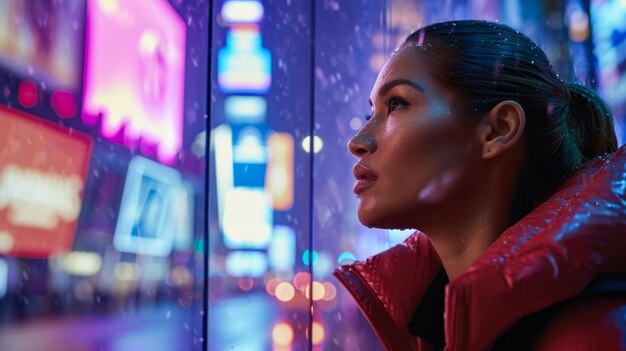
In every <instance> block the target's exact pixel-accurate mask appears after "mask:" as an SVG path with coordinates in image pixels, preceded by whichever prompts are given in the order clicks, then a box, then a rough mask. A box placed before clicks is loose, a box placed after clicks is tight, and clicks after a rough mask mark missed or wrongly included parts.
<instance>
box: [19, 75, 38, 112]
mask: <svg viewBox="0 0 626 351" xmlns="http://www.w3.org/2000/svg"><path fill="white" fill-rule="evenodd" d="M17 102H19V103H20V105H22V106H24V107H33V106H35V105H36V104H37V85H36V84H35V83H34V82H33V81H32V80H23V81H22V82H21V83H20V87H19V88H18V90H17Z"/></svg>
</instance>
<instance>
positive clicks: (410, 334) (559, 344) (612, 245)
mask: <svg viewBox="0 0 626 351" xmlns="http://www.w3.org/2000/svg"><path fill="white" fill-rule="evenodd" d="M370 104H371V106H372V114H371V116H369V118H368V122H367V123H366V124H365V125H364V126H363V128H362V129H361V130H360V131H359V132H358V133H357V135H356V136H354V138H352V140H350V142H349V144H348V147H349V149H350V152H351V153H352V154H354V155H355V156H356V157H357V159H358V163H357V164H356V165H355V167H354V175H355V177H356V178H357V182H356V184H355V187H354V192H355V193H356V194H357V196H358V197H359V206H358V217H359V220H360V221H361V223H363V224H364V225H366V226H368V227H378V228H401V229H407V228H412V229H417V230H418V232H416V233H415V234H413V235H412V236H411V237H409V238H408V239H407V240H406V241H405V242H404V243H403V244H402V245H399V246H396V247H394V248H392V249H390V250H388V251H386V252H383V253H381V254H379V255H376V256H374V257H371V258H369V259H368V260H366V261H365V262H358V263H356V264H354V265H350V266H342V267H341V268H340V269H338V270H337V271H336V272H335V275H336V276H337V278H338V279H339V280H340V281H341V282H342V283H343V284H344V285H345V286H346V288H347V289H348V290H349V291H350V292H351V293H352V295H353V296H354V297H355V299H356V300H357V302H358V304H359V307H360V308H361V310H362V311H363V313H364V314H365V316H366V317H367V319H368V321H369V322H370V324H371V325H372V326H373V328H374V330H375V331H376V333H377V334H378V336H379V338H380V339H381V342H382V343H383V345H384V346H385V348H386V349H390V350H431V349H435V350H437V349H445V350H490V349H491V350H513V349H522V350H527V349H540V350H562V349H568V350H571V349H581V350H614V349H618V350H619V349H626V344H624V343H626V325H625V321H624V320H625V319H626V318H625V317H624V311H625V310H626V294H625V292H626V289H625V288H624V283H626V280H624V279H623V278H624V273H626V214H625V213H626V196H625V194H624V192H625V190H624V189H625V188H626V178H625V174H626V150H624V149H623V148H622V149H620V150H617V141H616V137H615V132H614V129H613V123H612V117H611V115H610V113H609V111H608V108H607V107H606V105H605V104H604V103H603V102H602V100H601V99H600V98H599V97H598V96H597V95H596V94H594V93H593V92H592V91H591V90H589V89H588V88H586V87H584V86H582V85H577V84H565V83H564V82H563V81H562V80H561V79H560V78H559V77H558V76H557V75H556V74H555V73H554V71H553V69H552V66H551V64H550V62H549V61H548V59H547V57H546V55H545V54H544V53H543V51H542V50H541V49H539V48H538V47H537V45H536V44H535V43H533V42H532V40H530V39H529V38H528V37H526V36H524V35H523V34H520V33H519V32H517V31H515V30H513V29H511V28H509V27H507V26H505V25H501V24H497V23H490V22H485V21H456V22H445V23H439V24H434V25H429V26H427V27H424V28H422V29H420V30H419V31H417V32H415V33H413V34H411V35H410V36H409V37H408V38H407V39H406V41H405V42H404V44H403V45H402V46H401V47H400V48H399V49H398V50H397V51H396V52H395V53H394V54H393V55H392V56H391V57H390V58H389V59H388V60H387V61H386V63H385V65H384V66H383V68H382V70H381V72H380V73H379V75H378V78H377V80H376V83H375V84H374V87H373V89H372V93H371V97H370ZM616 150H617V151H616ZM601 155H605V156H603V157H600V156H601ZM598 157H600V158H598ZM620 308H621V312H620Z"/></svg>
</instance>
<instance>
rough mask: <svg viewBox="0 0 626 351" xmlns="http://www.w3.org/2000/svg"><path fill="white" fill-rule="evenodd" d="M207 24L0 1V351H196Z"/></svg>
mask: <svg viewBox="0 0 626 351" xmlns="http://www.w3.org/2000/svg"><path fill="white" fill-rule="evenodd" d="M146 9H150V11H146ZM207 24H208V2H207V1H204V0H200V1H195V0H194V1H187V0H179V1H174V2H172V3H170V2H168V1H165V0H141V1H132V2H128V1H117V0H106V1H105V0H88V1H81V0H65V1H53V0H36V1H19V0H0V89H1V92H2V93H0V150H2V151H1V152H0V349H2V350H85V349H98V350H138V349H151V350H163V349H173V348H172V346H171V345H176V347H175V349H177V350H200V349H202V345H203V327H202V318H203V317H202V310H203V302H204V301H203V299H202V289H203V286H204V249H203V244H202V243H203V234H204V232H205V215H204V213H206V212H205V195H204V194H205V165H206V163H205V156H204V154H205V144H206V143H205V140H204V136H205V135H206V133H205V130H206V116H207V114H206V111H207V109H206V96H207V80H206V77H207V76H208V75H207V64H208V57H207V50H206V48H207V47H208V44H209V42H208V39H209V38H208V25H207Z"/></svg>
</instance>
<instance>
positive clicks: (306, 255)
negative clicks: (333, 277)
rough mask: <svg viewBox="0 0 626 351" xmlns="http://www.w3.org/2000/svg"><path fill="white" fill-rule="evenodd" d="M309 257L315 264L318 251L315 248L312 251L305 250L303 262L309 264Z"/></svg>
mask: <svg viewBox="0 0 626 351" xmlns="http://www.w3.org/2000/svg"><path fill="white" fill-rule="evenodd" d="M309 259H310V260H311V261H313V264H315V263H317V251H315V250H313V252H310V251H309V250H304V253H303V254H302V262H303V263H304V264H305V265H307V266H308V265H309V264H310V262H309Z"/></svg>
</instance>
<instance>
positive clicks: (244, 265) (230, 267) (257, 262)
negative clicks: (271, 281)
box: [226, 251, 267, 277]
mask: <svg viewBox="0 0 626 351" xmlns="http://www.w3.org/2000/svg"><path fill="white" fill-rule="evenodd" d="M266 271H267V257H266V256H265V254H263V253H262V252H258V251H235V252H231V253H229V254H228V256H226V272H227V273H228V274H229V275H231V276H235V277H242V276H248V277H260V276H262V275H263V274H264V273H265V272H266Z"/></svg>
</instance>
